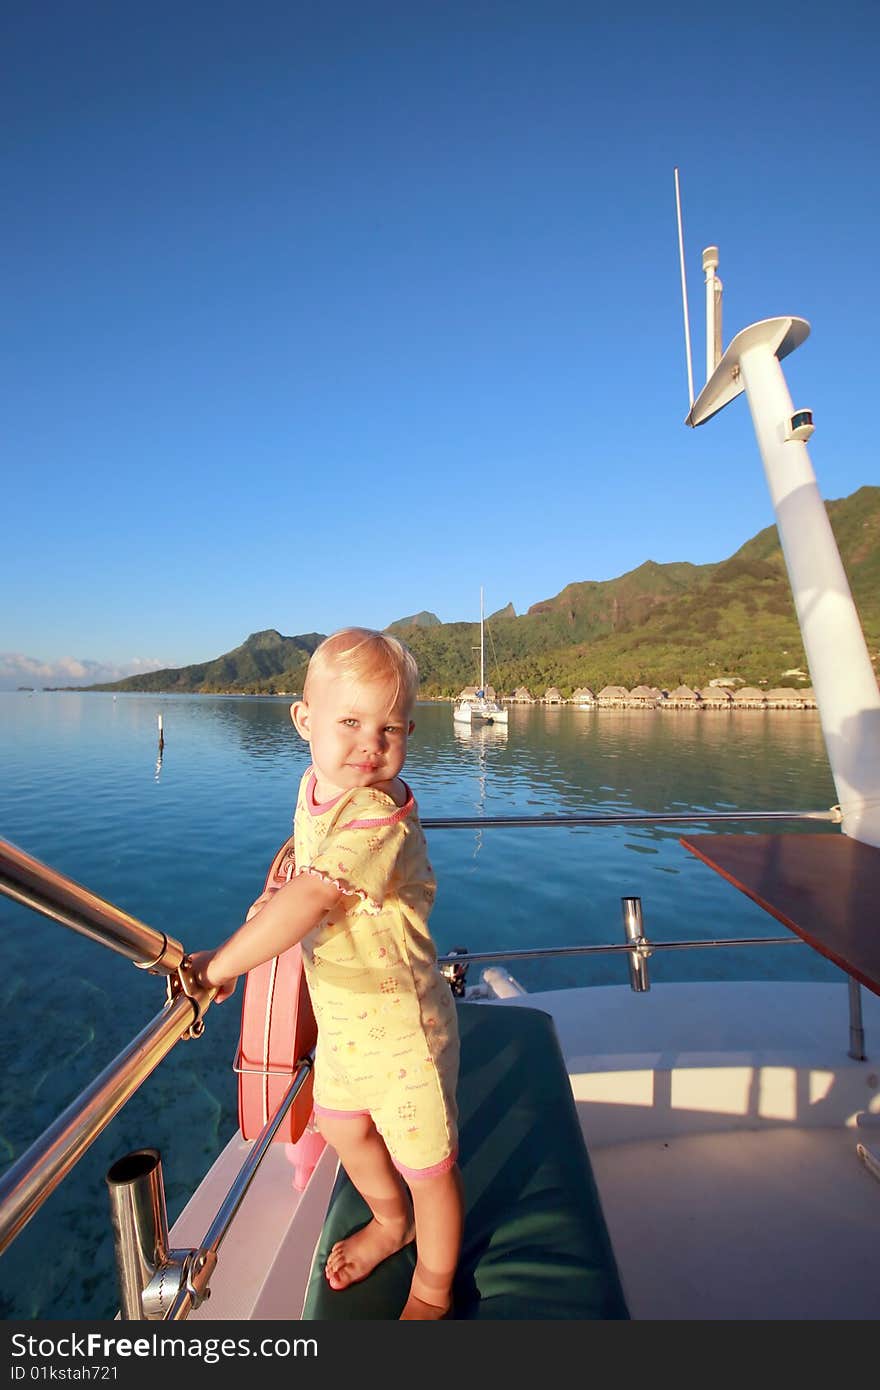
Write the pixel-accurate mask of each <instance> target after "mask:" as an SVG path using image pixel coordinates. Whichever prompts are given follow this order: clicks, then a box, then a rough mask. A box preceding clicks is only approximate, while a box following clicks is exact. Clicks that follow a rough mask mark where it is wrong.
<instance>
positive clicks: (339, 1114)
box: [313, 1105, 370, 1120]
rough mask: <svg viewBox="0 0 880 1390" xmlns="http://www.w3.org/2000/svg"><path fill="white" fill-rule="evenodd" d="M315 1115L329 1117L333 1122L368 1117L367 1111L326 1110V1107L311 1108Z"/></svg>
mask: <svg viewBox="0 0 880 1390" xmlns="http://www.w3.org/2000/svg"><path fill="white" fill-rule="evenodd" d="M313 1108H314V1111H315V1114H316V1115H330V1116H331V1117H332V1118H333V1119H334V1120H356V1119H357V1118H358V1116H360V1115H369V1113H370V1112H369V1110H328V1108H327V1106H326V1105H316V1106H314V1107H313Z"/></svg>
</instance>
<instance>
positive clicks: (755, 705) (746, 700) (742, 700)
mask: <svg viewBox="0 0 880 1390" xmlns="http://www.w3.org/2000/svg"><path fill="white" fill-rule="evenodd" d="M733 703H734V705H735V706H736V708H737V709H764V707H765V700H764V692H763V690H759V689H758V687H757V686H755V685H744V686H743V687H742V689H741V690H735V691H734V692H733Z"/></svg>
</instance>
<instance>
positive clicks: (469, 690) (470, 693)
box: [455, 685, 477, 700]
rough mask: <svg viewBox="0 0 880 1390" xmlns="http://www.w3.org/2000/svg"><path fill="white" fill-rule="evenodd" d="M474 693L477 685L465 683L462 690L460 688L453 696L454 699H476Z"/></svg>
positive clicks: (475, 693)
mask: <svg viewBox="0 0 880 1390" xmlns="http://www.w3.org/2000/svg"><path fill="white" fill-rule="evenodd" d="M476 695H477V687H476V686H475V685H466V686H465V688H464V690H460V691H459V692H458V694H457V695H456V697H455V698H456V700H474V699H476Z"/></svg>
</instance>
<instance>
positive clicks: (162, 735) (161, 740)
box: [158, 714, 165, 753]
mask: <svg viewBox="0 0 880 1390" xmlns="http://www.w3.org/2000/svg"><path fill="white" fill-rule="evenodd" d="M158 718H159V752H160V753H161V752H162V750H163V748H164V747H165V733H164V730H163V728H162V716H161V714H160V715H159V716H158Z"/></svg>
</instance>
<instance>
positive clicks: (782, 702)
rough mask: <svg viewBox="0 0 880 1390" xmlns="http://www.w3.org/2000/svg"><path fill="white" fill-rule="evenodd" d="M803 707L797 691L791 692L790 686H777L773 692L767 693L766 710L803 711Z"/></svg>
mask: <svg viewBox="0 0 880 1390" xmlns="http://www.w3.org/2000/svg"><path fill="white" fill-rule="evenodd" d="M803 707H804V704H803V700H802V699H801V692H800V691H799V690H792V689H791V687H790V686H777V687H776V689H775V690H768V691H767V708H768V709H803Z"/></svg>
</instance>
